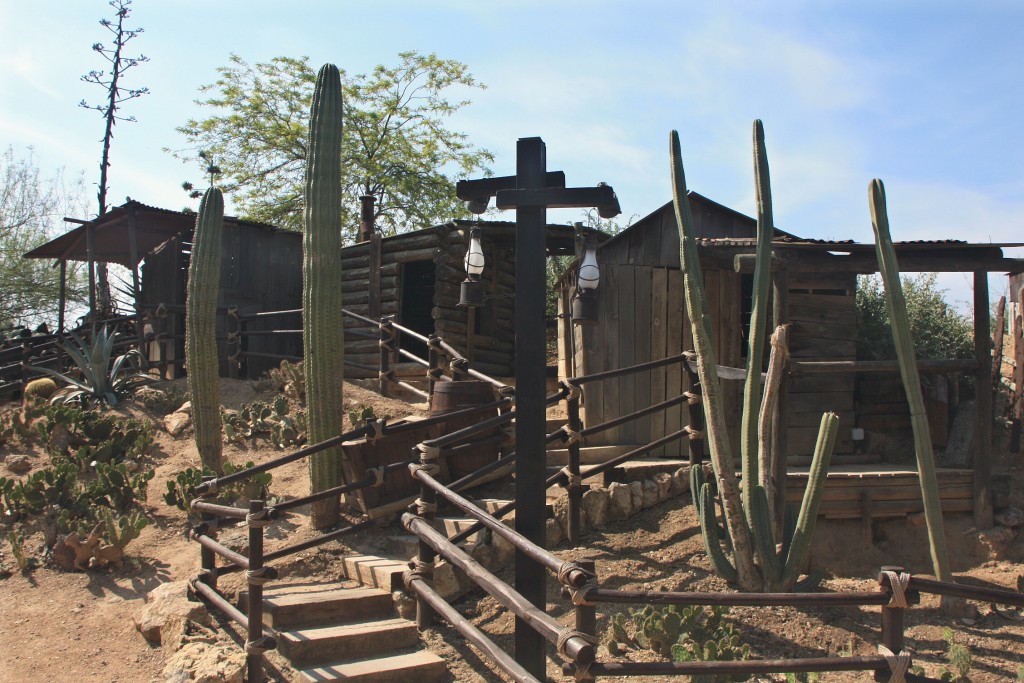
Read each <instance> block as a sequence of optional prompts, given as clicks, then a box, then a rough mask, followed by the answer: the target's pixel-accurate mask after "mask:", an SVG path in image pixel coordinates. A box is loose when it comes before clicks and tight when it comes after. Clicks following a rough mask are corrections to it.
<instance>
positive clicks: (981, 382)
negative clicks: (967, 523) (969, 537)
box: [973, 271, 993, 529]
mask: <svg viewBox="0 0 1024 683" xmlns="http://www.w3.org/2000/svg"><path fill="white" fill-rule="evenodd" d="M974 358H975V361H976V362H977V367H976V368H975V371H974V388H975V394H976V396H975V400H974V402H975V405H974V409H975V423H974V453H973V460H974V463H973V464H974V526H976V527H977V528H978V529H991V528H992V523H993V521H992V417H993V416H992V392H993V387H992V377H991V367H992V366H991V363H992V337H991V332H990V330H989V310H988V273H986V272H984V271H979V272H975V273H974Z"/></svg>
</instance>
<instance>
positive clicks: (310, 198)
mask: <svg viewBox="0 0 1024 683" xmlns="http://www.w3.org/2000/svg"><path fill="white" fill-rule="evenodd" d="M341 126H342V101H341V76H340V74H339V73H338V67H336V66H334V65H333V64H325V65H324V66H323V67H322V68H321V69H320V73H319V74H317V78H316V89H315V91H314V94H313V108H312V111H311V113H310V121H309V152H308V155H307V157H306V187H305V191H306V205H305V221H304V230H305V234H304V236H303V242H302V249H303V264H302V328H303V337H302V339H303V354H304V357H305V360H304V366H305V373H306V404H307V407H308V419H309V441H310V443H319V442H321V441H324V440H326V439H329V438H331V437H334V436H338V435H339V434H341V432H342V419H343V417H344V400H343V395H342V383H343V382H344V379H345V323H344V320H343V318H342V311H341V303H342V302H341ZM309 478H310V484H311V488H312V490H313V492H317V491H323V490H325V489H328V488H331V487H334V486H338V485H339V484H341V482H342V472H341V451H340V449H339V448H337V447H335V448H332V449H329V450H326V451H322V452H320V453H317V454H315V455H313V456H312V457H311V458H310V461H309ZM337 521H338V500H337V499H330V500H326V501H321V502H319V503H315V504H314V505H313V511H312V518H311V522H312V524H313V527H314V528H317V529H323V528H325V527H328V526H331V525H333V524H335V523H336V522H337Z"/></svg>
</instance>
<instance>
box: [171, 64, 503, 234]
mask: <svg viewBox="0 0 1024 683" xmlns="http://www.w3.org/2000/svg"><path fill="white" fill-rule="evenodd" d="M398 58H399V61H398V64H397V65H396V66H384V65H381V66H378V67H376V68H375V69H374V70H373V72H372V73H370V74H356V75H352V74H346V73H345V72H344V71H342V72H341V77H342V88H343V91H344V98H345V114H344V125H343V129H342V130H343V134H342V142H341V145H342V169H343V176H342V181H341V182H342V216H341V224H342V226H344V229H345V235H346V237H348V238H349V239H351V237H352V233H353V232H354V230H355V227H356V226H357V224H358V222H359V197H360V196H361V195H373V196H374V197H375V198H376V205H375V218H376V221H377V225H378V229H379V230H380V231H381V232H383V233H385V234H394V233H396V232H402V231H406V230H409V229H414V228H419V227H424V226H427V225H431V224H434V223H439V222H442V221H445V220H450V219H451V218H455V217H462V216H465V215H466V212H465V209H464V208H463V206H462V203H461V202H459V201H458V200H457V199H456V197H455V188H454V183H453V182H452V179H453V178H455V177H461V176H468V175H471V174H479V173H481V172H484V173H486V172H487V169H486V164H487V163H489V162H490V161H491V160H492V159H493V155H492V154H491V153H490V152H488V151H487V150H484V149H478V148H476V147H475V146H474V145H473V144H471V143H470V142H468V141H467V137H466V135H464V134H462V133H459V132H456V131H453V130H450V129H449V128H448V127H447V126H446V125H445V123H446V119H447V118H448V117H450V116H451V115H452V114H454V113H455V112H456V111H458V110H459V109H460V108H461V107H463V106H465V105H467V104H469V100H457V99H450V98H449V97H450V93H451V92H453V91H456V92H457V91H459V90H461V89H464V88H483V87H484V86H483V85H482V84H480V83H478V82H477V81H476V80H475V79H474V78H473V76H472V75H471V74H470V73H469V71H468V70H467V67H466V65H465V64H462V63H461V62H458V61H455V60H446V59H441V58H440V57H438V56H437V55H436V54H429V55H422V54H419V53H418V52H402V53H400V54H399V55H398ZM218 71H219V73H220V78H218V79H217V81H216V82H215V83H213V84H211V85H207V86H204V87H203V88H201V92H203V93H204V95H206V97H205V99H200V100H197V102H196V103H197V104H199V105H200V106H203V107H209V108H211V109H213V110H215V112H216V113H214V114H213V115H212V116H210V117H208V118H205V119H198V120H197V119H191V120H189V121H188V122H187V123H186V124H185V125H184V126H182V127H180V128H178V131H179V132H180V133H182V134H183V135H184V136H185V137H186V139H187V140H188V143H189V147H188V148H187V149H182V150H173V151H171V150H168V151H171V152H172V154H174V156H176V157H177V158H180V159H184V160H193V159H195V158H196V157H197V156H198V152H199V151H200V150H201V151H203V152H204V153H206V154H207V155H208V156H209V157H210V158H215V159H216V160H217V166H218V167H219V169H220V171H221V172H222V175H221V177H220V185H221V187H222V188H223V189H224V191H225V192H226V193H229V194H231V195H232V199H233V201H234V203H235V206H236V207H237V208H238V211H239V213H240V214H242V215H243V216H245V217H246V218H249V219H252V220H259V221H264V222H267V223H271V224H273V225H277V226H279V227H283V228H288V229H291V230H301V229H302V210H303V204H302V202H303V194H302V186H303V173H304V168H305V161H306V152H307V149H308V138H307V126H308V116H309V110H310V105H311V103H312V95H313V85H314V83H315V81H316V72H315V71H314V70H313V68H312V67H311V66H310V65H309V59H308V58H307V57H301V58H299V59H294V58H291V57H275V58H274V59H272V60H270V61H269V62H265V63H257V64H254V65H251V64H249V63H248V62H246V61H245V60H243V59H242V58H241V57H239V56H238V55H232V56H231V63H230V64H229V65H228V66H226V67H221V68H220V69H218Z"/></svg>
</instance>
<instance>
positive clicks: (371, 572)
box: [343, 555, 409, 593]
mask: <svg viewBox="0 0 1024 683" xmlns="http://www.w3.org/2000/svg"><path fill="white" fill-rule="evenodd" d="M343 566H344V572H345V577H346V578H348V579H351V580H353V581H356V582H358V583H361V584H362V585H364V586H367V587H372V588H379V589H381V590H383V591H387V592H389V593H392V592H394V591H396V590H401V589H402V587H403V586H402V574H403V573H404V572H406V571H408V569H409V565H408V564H407V563H406V561H405V560H394V559H389V558H386V557H377V556H376V555H349V556H347V557H345V560H344V563H343Z"/></svg>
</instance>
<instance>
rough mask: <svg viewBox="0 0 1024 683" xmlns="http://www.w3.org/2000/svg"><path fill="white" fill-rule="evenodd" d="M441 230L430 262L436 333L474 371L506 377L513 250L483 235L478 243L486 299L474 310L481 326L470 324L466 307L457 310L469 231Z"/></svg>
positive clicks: (511, 356) (511, 358)
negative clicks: (433, 275)
mask: <svg viewBox="0 0 1024 683" xmlns="http://www.w3.org/2000/svg"><path fill="white" fill-rule="evenodd" d="M442 228H444V242H443V244H444V248H443V249H440V250H439V251H438V252H437V254H436V256H435V258H434V262H435V264H436V266H437V280H436V284H435V291H434V310H433V312H432V314H433V317H434V329H435V331H436V333H437V334H438V335H440V336H441V337H443V338H444V339H445V341H447V342H448V343H449V344H451V345H452V346H454V347H455V348H456V349H459V350H460V351H462V353H463V354H465V355H466V357H467V358H469V359H470V360H471V366H472V367H473V368H474V369H476V370H479V371H480V372H483V373H485V374H488V375H491V376H492V377H508V376H510V375H512V374H514V372H515V369H514V362H515V343H514V341H513V340H514V338H515V305H514V303H515V302H514V299H513V296H512V295H513V294H514V292H515V250H514V248H513V247H512V245H511V244H509V243H508V242H506V241H504V240H495V239H491V238H490V237H489V236H488V234H487V231H486V230H484V231H483V234H482V235H481V238H480V245H481V247H482V248H483V250H484V263H485V265H484V274H483V283H484V289H485V291H486V293H487V300H486V302H485V303H484V306H483V307H482V308H478V309H476V310H475V311H473V315H474V316H477V317H479V323H477V322H476V321H473V322H472V324H470V316H469V314H468V309H466V308H460V307H459V306H458V303H459V295H460V293H459V289H460V287H461V285H462V281H463V280H465V279H466V271H465V269H464V266H463V259H464V258H465V255H466V246H467V245H468V243H469V236H468V229H449V226H442Z"/></svg>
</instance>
